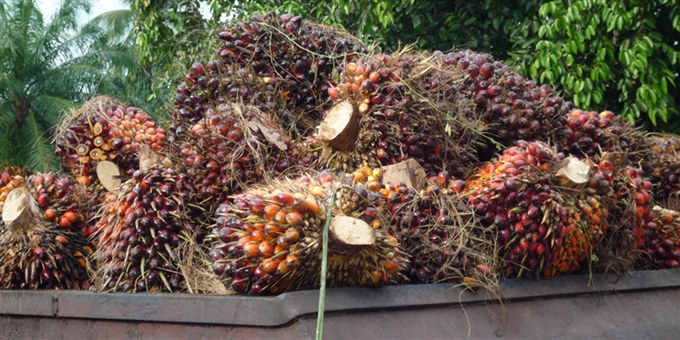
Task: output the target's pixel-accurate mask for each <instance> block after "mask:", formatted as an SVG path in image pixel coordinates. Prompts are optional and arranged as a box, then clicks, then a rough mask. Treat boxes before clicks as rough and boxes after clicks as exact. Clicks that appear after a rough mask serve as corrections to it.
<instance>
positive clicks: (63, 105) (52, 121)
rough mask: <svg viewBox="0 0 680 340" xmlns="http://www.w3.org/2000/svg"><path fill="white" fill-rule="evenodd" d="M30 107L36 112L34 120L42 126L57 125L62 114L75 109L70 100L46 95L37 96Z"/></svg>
mask: <svg viewBox="0 0 680 340" xmlns="http://www.w3.org/2000/svg"><path fill="white" fill-rule="evenodd" d="M32 105H33V109H34V111H35V112H36V119H37V120H38V121H40V123H41V125H43V126H55V125H57V123H59V120H60V119H61V117H62V116H63V115H64V112H68V111H69V110H71V109H73V108H74V107H75V103H74V102H73V101H72V100H68V99H64V98H61V97H55V96H50V95H47V94H43V95H39V96H37V97H36V98H35V99H34V100H33V103H32Z"/></svg>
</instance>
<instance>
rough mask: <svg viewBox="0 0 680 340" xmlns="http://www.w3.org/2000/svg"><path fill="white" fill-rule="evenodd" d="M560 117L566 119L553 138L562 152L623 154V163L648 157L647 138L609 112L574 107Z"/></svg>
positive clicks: (619, 117) (582, 155) (635, 161)
mask: <svg viewBox="0 0 680 340" xmlns="http://www.w3.org/2000/svg"><path fill="white" fill-rule="evenodd" d="M562 118H563V119H566V122H565V124H563V129H561V130H558V131H557V132H556V137H555V138H553V140H554V143H555V144H556V146H557V148H558V149H559V150H560V151H562V152H564V153H565V154H570V155H574V156H577V157H594V156H597V155H599V154H600V153H601V152H614V153H626V154H625V155H624V156H625V158H626V164H623V165H627V164H635V163H638V162H639V161H640V160H643V159H647V158H649V154H648V150H649V149H650V147H651V143H650V142H649V140H648V139H647V138H645V136H644V134H643V133H642V132H641V131H640V130H638V129H636V128H635V126H633V125H632V124H630V123H629V122H628V121H626V120H625V119H624V118H623V117H621V116H615V115H614V113H612V112H611V111H602V112H599V113H598V112H595V111H584V110H581V109H574V110H572V111H571V112H569V114H568V115H565V116H563V117H562Z"/></svg>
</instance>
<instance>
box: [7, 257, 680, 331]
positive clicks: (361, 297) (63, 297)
mask: <svg viewBox="0 0 680 340" xmlns="http://www.w3.org/2000/svg"><path fill="white" fill-rule="evenodd" d="M668 288H680V270H661V271H638V272H633V273H627V274H622V275H620V276H616V275H601V274H600V275H594V276H593V277H592V280H591V278H590V277H589V276H587V275H574V276H561V277H554V278H548V279H541V280H533V279H512V280H506V281H504V282H503V283H502V284H501V293H502V298H503V300H504V301H505V302H513V301H523V300H528V299H539V298H558V297H564V296H574V295H582V294H608V293H625V292H631V291H644V290H653V289H668ZM498 301H499V297H498V296H497V295H494V294H491V293H490V292H488V291H485V290H480V291H479V292H476V293H473V292H470V291H464V289H463V288H462V287H459V286H454V285H452V284H425V285H404V286H387V287H382V288H333V289H329V290H327V294H326V311H327V312H340V311H371V310H387V309H422V308H428V307H430V308H431V307H438V306H447V305H451V306H454V305H457V306H460V305H461V304H472V303H494V302H498ZM317 306H318V291H317V290H310V291H300V292H291V293H285V294H281V295H279V296H273V297H252V296H216V295H189V294H122V293H92V292H84V291H0V315H24V316H41V317H58V318H77V319H98V320H115V321H143V322H170V323H189V324H213V325H238V326H255V327H275V326H281V325H285V324H289V323H291V322H293V321H294V320H296V319H298V318H300V317H301V316H305V315H310V314H315V313H316V308H317Z"/></svg>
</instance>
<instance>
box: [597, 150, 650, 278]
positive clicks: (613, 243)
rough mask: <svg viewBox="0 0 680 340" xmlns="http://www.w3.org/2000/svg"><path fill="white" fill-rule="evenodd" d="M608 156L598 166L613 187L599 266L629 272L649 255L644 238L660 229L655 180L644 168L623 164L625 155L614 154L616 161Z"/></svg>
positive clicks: (602, 268)
mask: <svg viewBox="0 0 680 340" xmlns="http://www.w3.org/2000/svg"><path fill="white" fill-rule="evenodd" d="M608 158H609V157H604V158H603V159H602V160H600V162H599V168H600V169H602V170H603V171H604V178H605V179H606V180H607V182H609V183H610V188H611V189H610V190H611V194H610V195H609V196H610V197H609V201H610V202H611V203H609V204H608V206H609V211H610V217H609V221H610V223H609V225H610V228H609V230H607V232H606V233H605V234H604V236H603V238H602V240H601V244H600V247H599V249H598V252H597V256H598V257H599V258H600V261H599V262H600V263H598V264H597V265H596V269H597V270H605V271H606V270H615V271H626V270H631V269H633V268H634V267H635V266H636V265H637V264H636V263H638V262H639V259H640V258H641V257H648V256H647V255H645V251H646V250H647V249H646V247H645V240H647V239H649V238H650V236H649V235H650V234H654V233H656V230H657V229H658V224H657V223H655V222H654V221H653V219H654V215H653V214H652V183H651V182H650V181H649V180H647V179H646V178H645V177H644V172H643V171H642V169H640V168H636V167H632V166H630V165H625V166H621V164H622V163H623V162H626V160H625V158H624V157H623V156H621V157H614V159H615V160H614V161H611V160H609V159H608ZM617 166H618V167H617Z"/></svg>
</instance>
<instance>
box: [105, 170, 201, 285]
mask: <svg viewBox="0 0 680 340" xmlns="http://www.w3.org/2000/svg"><path fill="white" fill-rule="evenodd" d="M191 193H192V189H191V185H190V183H189V182H188V181H187V178H186V175H184V174H181V173H177V172H175V171H174V170H172V169H166V168H164V167H162V166H160V165H155V166H152V167H150V168H148V169H146V170H141V169H140V170H136V171H135V172H134V173H133V176H132V178H131V179H130V180H129V181H127V182H125V183H124V184H123V185H122V186H121V188H120V190H119V191H118V194H117V197H116V199H115V200H111V202H108V204H106V205H105V206H104V207H103V208H102V215H101V217H100V219H99V222H98V225H97V232H96V234H95V235H94V236H95V239H96V241H97V251H96V252H95V254H94V258H95V259H96V261H97V264H98V266H97V271H96V272H95V274H94V275H93V278H94V282H93V284H94V286H95V288H96V289H97V290H98V291H121V292H159V291H165V292H177V291H182V290H183V289H184V287H183V282H184V277H183V275H182V269H181V266H180V264H181V263H182V261H183V256H185V254H184V252H183V247H184V245H185V244H186V240H190V239H192V238H193V237H195V236H194V235H195V233H196V231H197V229H198V228H197V226H196V224H195V223H194V222H193V221H199V220H200V217H199V216H196V215H193V214H196V213H197V210H196V209H191V208H190V207H188V206H187V202H189V201H190V199H191V197H190V196H191Z"/></svg>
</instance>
